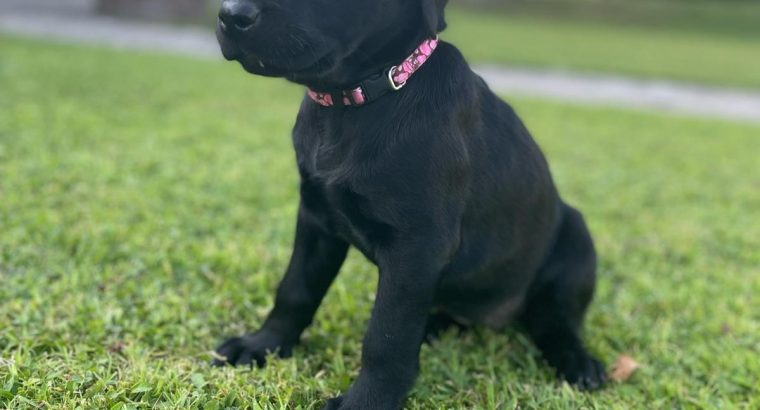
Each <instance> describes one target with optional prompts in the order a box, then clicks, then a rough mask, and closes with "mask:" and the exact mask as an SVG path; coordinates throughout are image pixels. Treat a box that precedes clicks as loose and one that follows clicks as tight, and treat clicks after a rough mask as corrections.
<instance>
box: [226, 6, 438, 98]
mask: <svg viewBox="0 0 760 410" xmlns="http://www.w3.org/2000/svg"><path fill="white" fill-rule="evenodd" d="M446 2H447V0H224V1H223V2H222V6H221V9H220V12H219V20H218V25H217V38H218V39H219V44H220V45H221V48H222V53H223V54H224V56H225V58H227V59H228V60H237V61H238V62H240V64H241V65H242V66H243V68H245V69H246V71H248V72H250V73H253V74H258V75H264V76H271V77H285V78H287V79H289V80H291V81H295V82H298V83H302V84H308V85H314V84H321V85H324V86H329V85H340V84H341V83H342V82H347V81H352V80H353V77H356V76H360V75H364V74H365V72H371V70H375V69H377V67H376V66H377V65H382V64H383V63H386V62H387V63H397V61H393V59H399V58H402V59H403V58H404V57H405V55H404V53H409V52H411V50H412V49H413V48H414V46H416V45H417V44H418V43H419V42H420V41H422V40H423V39H425V38H427V37H431V36H434V35H435V34H436V33H438V32H440V31H442V30H443V29H444V28H445V22H444V19H443V8H444V6H445V4H446ZM385 60H388V61H385Z"/></svg>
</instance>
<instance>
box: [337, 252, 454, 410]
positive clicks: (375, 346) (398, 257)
mask: <svg viewBox="0 0 760 410" xmlns="http://www.w3.org/2000/svg"><path fill="white" fill-rule="evenodd" d="M416 242H417V243H416V244H412V243H405V244H399V245H396V246H394V249H390V250H388V251H387V252H383V254H382V255H381V257H380V258H378V266H379V267H380V279H379V283H378V289H377V296H376V299H375V306H374V308H373V310H372V318H371V319H370V322H369V327H368V329H367V333H366V335H365V337H364V346H363V349H362V369H361V372H360V374H359V378H358V379H357V380H356V381H355V382H354V384H353V385H352V386H351V388H350V389H349V391H348V392H347V393H345V394H344V395H343V396H341V397H338V398H336V399H332V400H330V401H329V402H328V403H327V406H326V407H325V409H330V410H332V409H340V410H348V409H351V410H359V409H361V410H375V409H398V408H399V407H400V406H401V402H402V401H403V399H404V397H405V396H406V394H407V393H408V392H409V390H410V389H411V388H412V385H413V384H414V380H415V378H416V377H417V373H418V370H419V352H420V345H421V344H422V341H423V338H424V333H425V325H426V321H427V318H428V315H429V313H430V310H431V307H432V304H433V298H434V295H435V288H436V285H437V283H438V278H439V276H440V272H441V270H442V268H443V264H444V263H443V261H444V259H445V258H444V257H442V256H441V255H440V254H439V253H436V252H435V251H431V249H432V248H434V246H430V247H428V246H429V243H426V242H423V241H416Z"/></svg>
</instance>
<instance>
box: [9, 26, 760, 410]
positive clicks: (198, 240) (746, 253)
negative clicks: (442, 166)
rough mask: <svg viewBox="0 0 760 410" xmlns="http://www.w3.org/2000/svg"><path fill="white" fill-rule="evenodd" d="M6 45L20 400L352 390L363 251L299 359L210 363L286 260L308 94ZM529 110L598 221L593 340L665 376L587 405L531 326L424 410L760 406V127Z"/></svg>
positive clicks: (281, 405) (433, 391)
mask: <svg viewBox="0 0 760 410" xmlns="http://www.w3.org/2000/svg"><path fill="white" fill-rule="evenodd" d="M0 55H2V56H3V58H2V59H1V60H0V283H2V286H0V407H2V408H35V407H37V408H76V407H79V408H104V409H107V408H113V409H127V408H203V409H215V408H225V407H243V408H254V409H291V408H294V409H296V408H300V409H319V408H320V406H321V403H322V400H323V399H324V398H326V397H328V396H332V395H335V394H337V393H338V392H339V391H341V390H344V389H345V388H346V387H347V386H348V385H349V383H350V382H351V380H352V378H353V377H355V376H356V374H357V372H358V369H359V360H360V354H359V352H360V341H361V337H362V333H363V328H364V325H365V324H366V321H367V319H368V315H369V311H370V307H371V305H372V299H373V296H372V295H373V289H374V282H375V277H376V273H375V269H374V268H373V267H372V266H370V264H368V263H367V262H365V261H364V260H363V259H362V258H361V257H360V256H359V255H358V254H356V253H354V254H352V255H351V256H350V258H349V261H348V263H347V264H346V266H345V267H344V269H343V272H342V275H341V276H340V277H339V279H338V280H337V283H335V285H334V286H333V288H332V289H331V291H330V293H329V295H328V297H327V298H326V300H325V301H324V304H323V307H322V309H321V310H320V312H319V314H318V315H317V318H316V322H315V324H314V326H313V327H312V328H310V329H309V330H308V331H307V333H306V334H305V337H304V343H303V345H302V346H301V347H299V348H298V349H297V350H296V352H295V357H294V358H293V359H291V360H274V361H272V363H271V365H270V366H269V367H267V368H266V369H262V370H256V371H250V370H247V369H215V368H211V367H209V366H208V365H207V362H208V360H209V358H210V357H209V354H208V351H209V350H210V349H211V348H212V347H213V346H214V345H216V344H217V343H218V342H219V341H220V340H221V339H222V338H223V337H224V336H228V335H234V334H238V333H241V332H243V331H245V330H246V329H254V328H255V327H256V325H257V324H259V323H261V321H262V319H263V318H264V315H265V313H266V312H267V309H268V308H269V307H270V306H271V304H272V295H273V290H274V288H275V286H276V284H277V281H278V278H279V277H280V276H281V273H282V271H283V270H284V268H285V265H286V263H287V259H288V256H289V250H290V242H291V236H292V234H293V221H294V213H295V209H296V208H295V207H296V200H297V196H296V195H297V189H296V187H297V174H296V171H295V166H294V160H293V153H292V150H291V147H290V139H289V131H290V128H291V124H292V121H293V119H294V115H295V112H296V108H297V105H298V101H299V98H300V95H301V92H302V91H301V90H300V89H299V88H298V87H295V86H289V85H285V84H284V83H283V82H282V81H277V80H268V79H259V78H253V77H250V76H246V75H245V74H243V73H242V72H241V70H240V69H239V68H238V67H236V66H235V65H234V64H223V63H214V62H204V61H194V60H185V59H181V58H170V57H158V56H150V55H138V54H131V53H126V52H116V51H103V50H94V49H87V48H77V47H64V46H53V45H45V44H40V43H35V42H27V41H18V40H12V39H9V38H0ZM514 103H515V105H516V107H517V109H518V110H519V111H520V112H521V114H522V115H523V116H524V118H525V120H526V122H527V124H528V125H529V126H530V127H531V129H532V130H533V131H534V133H535V135H536V137H537V139H538V140H539V142H540V143H541V145H542V146H543V147H544V149H545V151H546V152H547V155H548V157H549V159H550V161H551V163H552V166H553V170H554V173H555V175H556V178H557V181H558V184H559V186H560V187H561V190H562V192H563V193H564V195H565V197H566V198H567V199H568V200H569V201H570V202H571V203H573V204H575V205H577V206H578V207H579V208H581V209H582V210H583V211H584V212H585V214H586V216H587V219H588V221H589V223H590V225H591V227H592V229H593V231H594V233H595V237H596V241H597V246H598V249H599V253H600V256H601V261H600V265H601V266H600V280H599V291H598V295H597V298H596V302H595V304H594V305H593V308H592V309H591V311H590V313H589V317H588V323H587V335H586V339H587V341H588V344H589V346H590V348H591V349H592V350H593V351H594V352H596V353H597V354H598V355H599V356H600V357H602V358H603V359H605V360H606V361H607V362H608V363H609V362H611V361H613V360H614V358H615V357H617V356H618V355H619V354H621V353H626V354H630V355H631V356H633V357H634V358H636V360H638V361H639V362H641V363H642V368H641V369H640V371H638V372H637V373H636V374H635V375H634V376H633V377H632V378H631V379H630V380H629V381H628V382H626V383H624V384H617V385H612V386H610V387H609V388H608V389H606V390H604V391H602V392H599V393H598V394H594V395H588V394H582V393H578V392H576V391H574V390H572V389H570V388H568V387H567V386H564V385H561V384H559V383H557V382H556V381H555V380H554V379H553V377H552V376H551V374H550V371H549V370H548V369H547V368H546V366H544V365H543V364H542V363H541V359H540V358H539V357H538V355H537V354H536V350H535V348H533V347H532V346H531V345H530V343H528V342H527V341H526V340H525V339H524V337H523V336H521V335H520V334H518V333H515V332H513V331H507V332H503V333H494V332H490V331H486V330H483V329H481V330H478V331H476V332H473V333H469V334H467V335H464V336H462V337H457V336H455V335H453V334H449V335H447V336H446V337H444V338H443V339H442V340H441V341H440V342H439V343H437V344H436V345H435V346H433V347H424V348H423V352H422V369H423V370H422V374H421V377H420V378H419V380H418V383H417V386H416V387H415V389H414V391H413V392H412V395H411V398H410V400H409V401H408V403H407V407H408V408H410V409H439V408H440V409H464V408H467V409H470V408H473V409H510V408H522V409H525V408H534V409H550V408H551V409H554V408H558V409H577V408H599V409H608V408H617V409H628V408H646V409H651V408H746V409H753V408H758V407H760V389H759V388H758V384H757V375H758V374H760V354H759V353H760V337H759V336H760V313H759V312H760V300H759V299H758V297H757V295H758V294H760V271H759V270H758V266H760V252H758V248H757V238H758V237H760V222H759V221H758V218H757V210H758V209H760V163H758V162H757V153H758V152H760V138H758V137H759V134H760V128H758V127H752V126H748V125H739V124H732V123H728V122H713V121H707V120H699V119H686V118H671V117H666V116H661V115H656V114H648V113H641V112H625V111H616V110H610V109H592V108H581V107H574V106H570V105H560V104H552V103H546V102H539V101H530V100H516V101H514Z"/></svg>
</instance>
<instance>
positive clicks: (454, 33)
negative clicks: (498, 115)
mask: <svg viewBox="0 0 760 410" xmlns="http://www.w3.org/2000/svg"><path fill="white" fill-rule="evenodd" d="M713 4H717V3H713ZM737 8H738V7H734V5H732V6H724V9H727V10H734V9H737ZM745 9H746V10H745ZM742 10H745V11H744V12H742ZM448 16H449V18H448V20H449V23H450V24H449V29H448V30H447V31H446V32H445V33H444V35H443V38H444V39H446V40H451V41H452V42H454V43H455V44H457V45H459V46H461V48H462V49H463V50H464V51H465V55H466V56H467V57H469V58H470V59H471V60H472V61H477V62H492V63H506V64H515V65H524V66H530V67H545V68H554V69H568V70H579V71H588V72H604V73H618V74H625V75H631V76H637V77H642V78H659V77H663V78H668V79H674V80H681V81H687V82H697V83H706V84H714V85H726V86H734V87H748V88H760V24H757V21H760V3H756V4H754V5H753V4H748V5H747V6H744V8H738V10H736V12H735V15H732V16H730V17H726V18H725V19H724V20H721V22H720V23H714V24H713V26H715V27H713V26H710V25H708V24H706V23H703V21H704V20H705V19H703V18H693V19H690V20H688V21H690V22H692V23H691V25H686V23H684V24H681V25H671V24H667V22H669V21H670V20H667V21H666V22H665V23H660V24H650V25H648V24H644V23H642V22H640V21H637V22H632V23H623V22H618V21H610V20H606V21H605V20H603V19H588V18H579V17H576V16H572V15H569V16H568V15H563V16H546V15H542V14H539V13H517V14H510V13H509V11H507V12H491V13H485V12H474V11H465V10H463V9H456V8H455V9H452V10H450V12H449V13H448ZM747 16H751V18H750V19H751V20H752V21H754V23H752V25H750V24H744V23H742V21H744V20H742V19H743V18H744V17H747ZM731 17H736V19H735V21H736V23H735V26H736V27H738V28H737V29H736V30H735V31H736V32H729V31H728V28H727V27H732V26H731V25H730V22H731V21H732V18H731ZM719 24H721V25H719ZM702 26H704V27H705V29H700V27H702ZM710 27H713V29H709V28H710ZM721 29H723V30H721Z"/></svg>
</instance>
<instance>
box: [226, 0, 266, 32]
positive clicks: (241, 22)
mask: <svg viewBox="0 0 760 410" xmlns="http://www.w3.org/2000/svg"><path fill="white" fill-rule="evenodd" d="M260 15H261V8H260V7H259V6H257V5H256V4H255V3H254V2H253V1H250V0H247V1H246V0H224V1H223V2H222V8H221V9H220V10H219V22H220V23H221V26H222V29H224V30H225V31H227V32H245V31H248V30H250V29H252V28H253V27H254V26H256V24H257V23H258V21H259V17H260Z"/></svg>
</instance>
